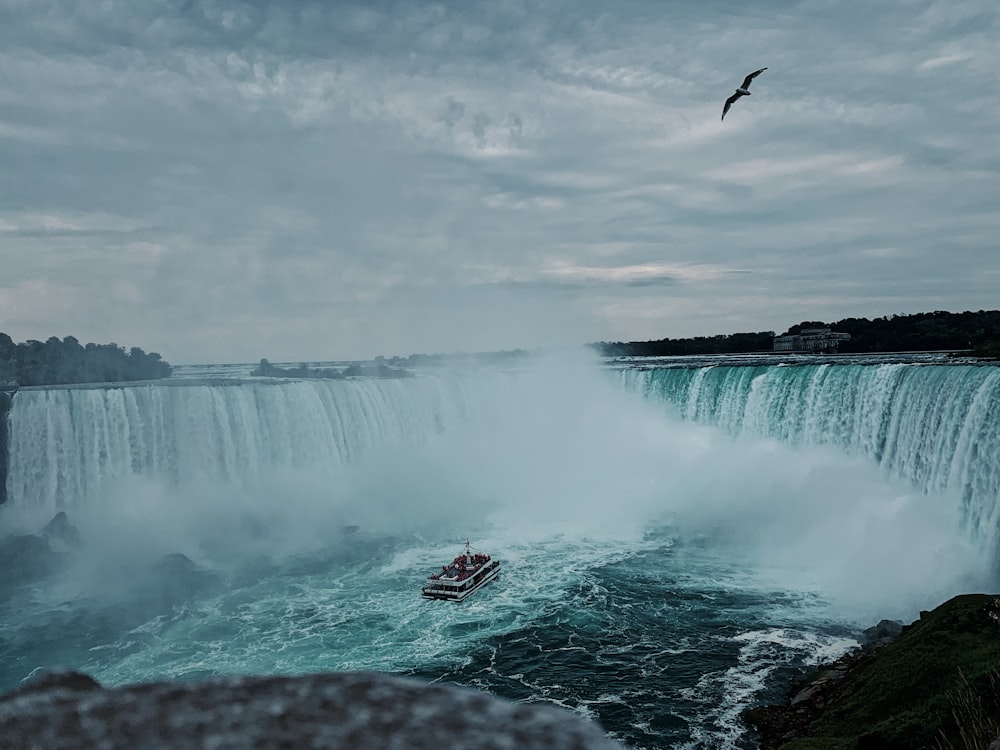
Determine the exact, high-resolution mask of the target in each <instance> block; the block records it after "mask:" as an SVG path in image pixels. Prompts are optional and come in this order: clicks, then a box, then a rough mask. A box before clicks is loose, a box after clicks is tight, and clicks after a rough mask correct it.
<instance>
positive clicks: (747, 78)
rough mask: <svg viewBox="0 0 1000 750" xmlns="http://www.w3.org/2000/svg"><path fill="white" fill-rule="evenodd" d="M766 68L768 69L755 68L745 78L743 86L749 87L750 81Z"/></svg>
mask: <svg viewBox="0 0 1000 750" xmlns="http://www.w3.org/2000/svg"><path fill="white" fill-rule="evenodd" d="M765 70H767V68H761V69H760V70H755V71H754V72H753V73H751V74H750V75H748V76H747V77H746V78H744V79H743V86H742V88H749V86H750V81H752V80H753V79H754V78H756V77H757V76H759V75H760V74H761V73H763V72H764V71H765Z"/></svg>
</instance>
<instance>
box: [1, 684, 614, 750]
mask: <svg viewBox="0 0 1000 750" xmlns="http://www.w3.org/2000/svg"><path fill="white" fill-rule="evenodd" d="M0 737H3V738H4V742H6V743H9V744H10V746H11V747H31V748H36V750H49V749H52V750H54V749H55V748H65V747H100V748H105V749H107V750H117V749H118V748H122V749H124V748H147V747H148V748H154V747H191V748H208V747H211V748H215V749H216V750H237V749H238V750H243V748H252V747H259V748H264V747H267V748H344V750H348V749H351V750H353V749H354V748H381V749H384V750H404V749H406V750H410V749H418V750H419V749H420V748H428V750H430V749H433V750H439V749H440V748H475V749H476V750H543V749H544V750H621V747H620V746H619V745H617V744H615V743H614V742H612V741H611V740H609V739H608V738H607V737H606V736H605V735H604V733H603V732H602V731H601V730H600V728H599V727H597V726H596V725H595V724H592V723H590V722H588V721H586V720H585V719H583V718H581V717H579V716H576V715H575V714H572V713H570V712H568V711H565V710H563V709H559V708H556V707H554V706H540V705H518V704H513V703H508V702H507V701H504V700H501V699H499V698H495V697H493V696H490V695H488V694H486V693H480V692H477V691H474V690H467V689H464V688H455V687H448V686H444V685H428V684H425V683H422V682H418V681H415V680H409V679H403V678H400V677H391V676H387V675H379V674H370V673H360V672H357V673H355V672H346V673H333V674H321V675H307V676H302V677H227V678H216V679H213V680H209V681H205V682H198V683H188V684H176V683H154V684H147V685H132V686H128V687H122V688H113V689H106V688H103V687H101V686H100V685H99V684H97V683H96V682H94V681H93V680H92V679H91V678H89V677H87V676H86V675H82V674H79V673H75V672H63V673H56V674H52V673H49V674H47V675H43V676H42V677H40V678H38V679H37V680H35V681H33V682H31V683H29V684H27V685H25V686H24V687H22V688H20V689H18V690H16V691H13V692H11V693H8V694H6V695H4V696H0Z"/></svg>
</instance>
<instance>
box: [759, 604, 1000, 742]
mask: <svg viewBox="0 0 1000 750" xmlns="http://www.w3.org/2000/svg"><path fill="white" fill-rule="evenodd" d="M884 640H888V639H884ZM746 719H747V721H748V722H749V723H750V724H751V725H753V726H754V727H756V729H757V730H758V732H759V733H760V736H761V748H762V750H875V749H876V748H877V749H878V750H921V749H922V748H932V749H933V748H940V749H941V750H973V749H975V750H985V749H986V748H990V750H993V748H994V743H995V744H996V750H1000V742H996V740H997V739H998V738H1000V597H998V596H997V595H986V594H966V595H962V596H957V597H955V598H954V599H950V600H949V601H947V602H945V603H944V604H942V605H941V606H939V607H937V608H936V609H934V610H932V611H930V612H921V613H920V619H918V620H916V621H915V622H913V623H912V624H910V625H907V626H904V627H903V628H902V629H901V632H900V635H899V636H898V638H895V639H894V640H891V641H890V642H888V643H883V644H882V645H879V644H878V643H877V642H876V643H875V644H872V645H870V646H868V647H864V648H861V649H859V650H857V651H855V652H853V653H851V654H848V655H847V656H845V657H843V658H841V659H839V660H838V661H836V662H834V663H832V664H828V665H825V666H824V667H822V668H820V669H818V670H817V671H816V672H814V673H813V674H811V675H809V676H808V677H807V679H805V680H804V681H802V682H801V683H799V684H797V685H795V686H793V690H792V695H791V696H790V699H789V701H788V703H787V704H785V705H780V706H761V707H758V708H754V709H751V710H750V711H748V712H747V714H746Z"/></svg>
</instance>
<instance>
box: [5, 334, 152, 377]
mask: <svg viewBox="0 0 1000 750" xmlns="http://www.w3.org/2000/svg"><path fill="white" fill-rule="evenodd" d="M170 373H171V367H170V365H169V364H168V363H167V362H164V361H163V360H162V359H161V358H160V355H159V354H157V353H155V352H151V353H149V354H147V353H146V352H144V351H143V350H142V349H140V348H139V347H137V346H133V347H132V348H131V349H129V350H128V351H125V349H124V347H121V346H118V344H86V345H82V344H80V342H79V341H77V340H76V339H75V338H74V337H73V336H67V337H66V338H64V339H62V340H59V339H58V338H56V337H55V336H52V337H51V338H50V339H48V340H47V341H45V342H41V341H35V340H30V341H25V342H23V343H20V344H15V343H14V341H13V340H12V339H11V337H10V336H8V335H7V334H6V333H0V383H3V382H13V383H16V384H18V385H22V386H28V385H65V384H69V383H111V382H120V381H129V380H156V379H159V378H167V377H170Z"/></svg>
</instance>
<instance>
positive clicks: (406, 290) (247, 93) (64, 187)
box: [0, 0, 1000, 364]
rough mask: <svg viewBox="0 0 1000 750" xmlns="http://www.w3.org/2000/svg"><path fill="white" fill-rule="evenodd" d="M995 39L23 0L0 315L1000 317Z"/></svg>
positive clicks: (26, 330) (74, 321)
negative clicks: (751, 77)
mask: <svg viewBox="0 0 1000 750" xmlns="http://www.w3.org/2000/svg"><path fill="white" fill-rule="evenodd" d="M997 39H1000V3H997V2H996V0H940V1H938V0H895V1H889V0H886V1H882V2H871V0H865V1H864V2H862V1H861V0H829V1H828V0H803V1H801V2H788V1H786V0H781V1H780V2H778V1H774V0H761V2H755V3H745V2H726V1H723V0H691V1H689V2H688V1H684V2H681V1H680V0H617V2H615V3H603V2H594V0H539V1H538V2H528V1H527V0H524V1H522V0H488V1H485V2H477V1H476V0H461V1H458V0H456V1H455V2H434V3H432V2H419V1H406V2H398V3H394V2H383V1H382V0H374V1H372V0H365V1H361V2H357V3H351V2H341V1H339V0H337V1H331V2H307V1H305V0H280V1H279V0H273V1H268V0H243V1H241V0H225V1H224V0H186V1H182V0H149V1H148V2H142V3H136V2H132V1H131V0H103V1H101V2H97V0H94V1H93V2H84V3H80V2H69V1H68V0H0V331H4V332H6V333H8V334H9V335H10V336H11V337H12V338H13V339H14V340H15V341H23V340H28V339H39V340H45V339H47V338H48V337H50V336H58V337H60V338H61V337H64V336H67V335H73V336H75V337H76V338H78V339H79V340H81V341H83V342H88V341H94V342H96V343H108V342H115V343H118V344H120V345H122V346H125V347H126V348H128V347H131V346H139V347H141V348H143V349H145V350H146V351H156V352H158V353H160V354H161V355H162V356H163V357H164V359H166V360H167V361H168V362H171V363H173V364H194V363H207V362H218V363H222V362H253V361H256V360H258V359H260V358H262V357H267V358H269V359H271V360H272V361H277V362H283V361H306V360H308V361H315V360H345V359H366V358H370V357H374V356H376V355H385V356H394V355H400V356H407V355H409V354H413V353H446V352H458V351H466V352H474V351H495V350H501V349H514V348H523V349H535V348H553V347H566V346H576V345H579V344H585V343H587V342H593V341H633V340H649V339H661V338H667V337H669V338H679V337H687V336H700V335H714V334H719V333H733V332H738V331H763V330H774V331H775V332H777V333H781V332H783V331H784V330H786V329H787V328H788V327H789V326H790V325H792V324H794V323H797V322H800V321H805V320H822V321H827V322H832V321H835V320H838V319H841V318H845V317H878V316H882V315H892V314H906V313H914V312H921V311H929V310H951V311H954V312H959V311H963V310H979V309H995V308H997V307H1000V247H998V237H1000V96H998V95H997V92H998V91H1000V77H998V76H1000V74H998V71H1000V44H997V42H996V40H997ZM765 66H766V67H767V70H766V71H765V72H764V73H762V74H761V75H760V76H759V77H758V78H757V79H756V80H755V81H754V82H753V85H752V86H751V96H749V97H743V98H742V99H740V100H739V101H738V102H736V103H735V104H734V105H733V107H732V109H731V110H730V111H729V113H728V114H727V115H726V118H725V121H722V120H721V114H722V105H723V102H724V100H725V99H726V98H727V97H728V96H729V95H730V94H731V93H733V91H734V90H735V88H736V87H737V86H738V85H739V84H740V83H741V82H742V80H743V77H744V76H745V75H746V74H747V73H749V72H751V71H754V70H756V69H758V68H762V67H765Z"/></svg>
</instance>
